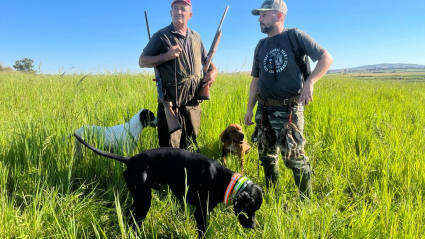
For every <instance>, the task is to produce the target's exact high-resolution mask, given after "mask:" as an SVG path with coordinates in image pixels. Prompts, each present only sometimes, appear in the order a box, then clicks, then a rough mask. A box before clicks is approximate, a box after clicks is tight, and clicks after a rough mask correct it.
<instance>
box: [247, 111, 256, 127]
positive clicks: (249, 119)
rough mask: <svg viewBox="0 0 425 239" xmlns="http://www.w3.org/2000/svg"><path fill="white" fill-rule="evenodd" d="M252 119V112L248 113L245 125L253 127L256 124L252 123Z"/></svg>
mask: <svg viewBox="0 0 425 239" xmlns="http://www.w3.org/2000/svg"><path fill="white" fill-rule="evenodd" d="M251 119H252V111H247V112H246V114H245V124H246V125H253V124H254V122H252V121H251Z"/></svg>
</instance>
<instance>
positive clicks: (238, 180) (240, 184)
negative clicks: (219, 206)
mask: <svg viewBox="0 0 425 239" xmlns="http://www.w3.org/2000/svg"><path fill="white" fill-rule="evenodd" d="M251 183H252V181H251V180H249V179H248V178H247V177H245V176H242V175H240V174H239V173H235V174H233V176H232V179H231V180H230V183H229V185H228V186H227V190H226V193H225V194H224V203H225V204H227V203H228V202H229V199H230V198H232V199H233V198H235V197H236V196H237V195H239V193H241V192H242V191H243V190H244V189H245V188H246V187H247V186H248V185H249V184H251Z"/></svg>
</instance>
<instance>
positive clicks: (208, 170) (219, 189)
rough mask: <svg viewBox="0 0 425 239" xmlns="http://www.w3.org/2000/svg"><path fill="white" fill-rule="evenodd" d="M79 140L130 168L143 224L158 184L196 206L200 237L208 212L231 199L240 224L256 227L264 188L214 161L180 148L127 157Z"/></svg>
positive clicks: (137, 215)
mask: <svg viewBox="0 0 425 239" xmlns="http://www.w3.org/2000/svg"><path fill="white" fill-rule="evenodd" d="M75 137H76V138H77V140H79V141H80V142H81V143H82V144H84V145H85V146H87V147H88V148H90V149H91V150H93V151H94V152H96V153H97V154H99V155H101V156H104V157H107V158H112V159H114V160H117V161H119V162H122V163H124V164H125V165H126V166H127V167H126V170H125V171H124V173H123V175H124V179H125V182H126V184H127V188H128V189H129V191H130V193H131V196H132V197H133V207H134V214H135V215H134V216H135V219H136V221H137V222H138V224H139V225H140V224H141V223H142V221H143V220H144V219H145V217H146V215H147V213H148V211H149V208H150V206H151V198H152V195H151V189H152V188H155V186H154V184H168V186H169V188H170V189H171V191H172V192H173V193H174V195H175V196H176V197H177V198H179V199H180V200H184V199H186V200H187V202H188V203H189V204H192V205H194V206H195V212H194V215H195V219H196V224H197V227H198V232H199V236H200V237H202V236H203V235H204V233H205V230H206V225H207V215H208V213H209V212H210V211H212V210H213V209H214V207H215V206H217V204H219V203H220V202H225V203H227V202H228V199H229V197H230V198H233V206H234V211H235V214H236V216H237V218H238V220H239V222H240V224H241V225H242V226H244V227H245V228H253V227H254V226H255V213H256V211H257V210H258V209H260V206H261V204H262V202H263V191H262V189H261V188H260V186H258V185H257V184H254V183H253V182H252V181H250V180H248V179H247V178H246V177H242V176H241V175H240V174H237V173H235V172H233V171H231V170H230V169H228V168H226V167H224V166H223V165H221V164H220V163H218V162H217V161H216V160H214V159H211V158H209V157H207V156H204V155H202V154H198V153H193V152H189V151H186V150H183V149H178V148H158V149H150V150H145V151H143V152H142V153H140V154H137V155H135V156H133V157H124V156H120V155H116V154H112V153H108V152H103V151H101V150H99V149H96V148H95V147H94V146H92V145H90V144H88V143H87V142H85V141H84V140H83V139H81V138H80V137H79V136H78V135H75ZM238 177H240V178H239V179H238ZM242 178H244V179H242ZM244 180H246V181H244ZM235 181H236V182H235ZM186 189H187V192H186ZM185 195H186V197H185ZM184 197H185V198H184Z"/></svg>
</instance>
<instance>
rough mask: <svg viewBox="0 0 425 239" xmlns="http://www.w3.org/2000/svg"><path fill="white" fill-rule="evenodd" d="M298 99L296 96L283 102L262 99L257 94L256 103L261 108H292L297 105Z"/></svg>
mask: <svg viewBox="0 0 425 239" xmlns="http://www.w3.org/2000/svg"><path fill="white" fill-rule="evenodd" d="M298 98H299V96H298V95H296V96H293V97H291V98H289V99H284V100H275V99H263V98H261V96H260V95H259V94H257V101H258V103H260V104H262V105H263V106H294V105H298Z"/></svg>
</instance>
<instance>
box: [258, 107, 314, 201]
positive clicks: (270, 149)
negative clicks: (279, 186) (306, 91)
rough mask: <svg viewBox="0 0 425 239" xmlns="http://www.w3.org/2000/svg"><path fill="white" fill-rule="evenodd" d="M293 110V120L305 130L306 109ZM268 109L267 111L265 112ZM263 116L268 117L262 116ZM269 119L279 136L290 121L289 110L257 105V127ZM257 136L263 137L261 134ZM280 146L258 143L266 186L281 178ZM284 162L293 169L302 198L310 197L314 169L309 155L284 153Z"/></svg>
mask: <svg viewBox="0 0 425 239" xmlns="http://www.w3.org/2000/svg"><path fill="white" fill-rule="evenodd" d="M290 110H291V111H292V122H293V123H294V124H296V125H297V127H298V129H299V130H300V131H301V132H303V130H304V110H303V107H302V106H300V107H291V108H290ZM264 111H267V112H264ZM263 116H265V117H267V118H264V119H263V118H262V117H263ZM265 120H268V122H269V123H270V126H271V127H272V129H273V131H272V132H274V133H275V137H276V138H277V137H278V136H279V132H280V130H281V129H282V127H283V126H284V125H285V124H286V123H288V121H289V112H288V110H283V111H282V110H276V109H270V108H267V109H266V108H264V107H263V106H262V105H261V104H259V105H258V107H257V112H256V114H255V123H256V127H261V126H260V124H263V125H264V123H265V122H264V121H265ZM257 137H262V136H261V135H259V136H257ZM279 152H280V149H279V147H276V146H275V145H273V146H270V145H268V144H262V143H261V141H259V144H258V155H259V160H260V161H261V165H262V166H263V167H264V175H265V178H266V186H267V187H270V186H272V185H274V184H276V183H277V182H278V179H279ZM282 159H283V162H284V163H285V166H286V167H287V168H288V169H291V170H292V172H293V174H294V181H295V184H296V186H297V188H298V190H299V193H300V196H301V198H310V197H311V193H312V187H311V174H312V169H311V166H310V162H309V160H308V157H306V156H305V155H302V156H300V157H296V156H294V155H291V156H290V157H289V158H285V155H284V154H282Z"/></svg>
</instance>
